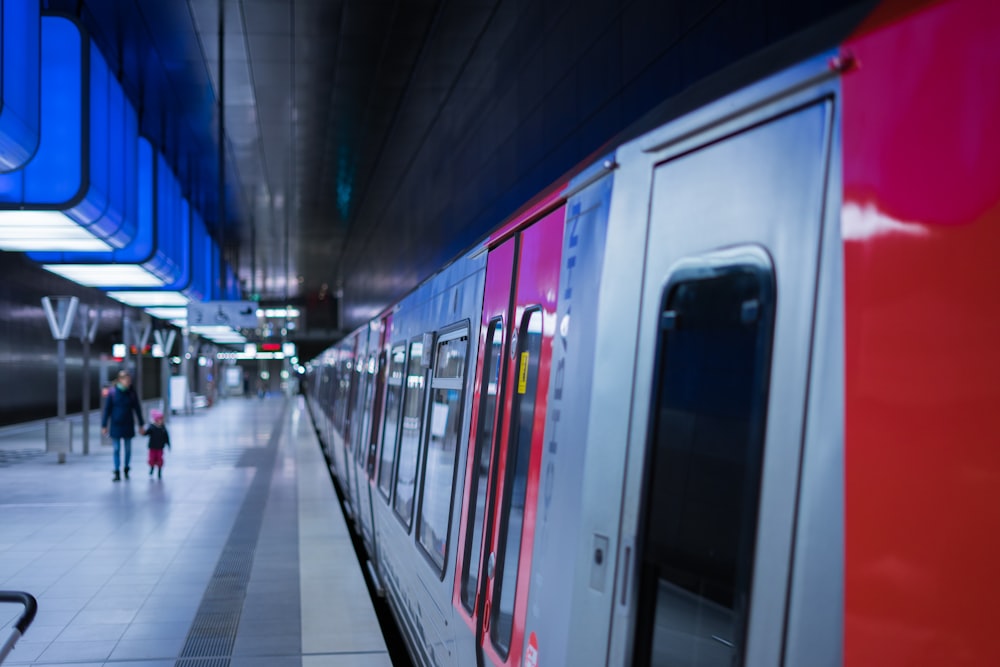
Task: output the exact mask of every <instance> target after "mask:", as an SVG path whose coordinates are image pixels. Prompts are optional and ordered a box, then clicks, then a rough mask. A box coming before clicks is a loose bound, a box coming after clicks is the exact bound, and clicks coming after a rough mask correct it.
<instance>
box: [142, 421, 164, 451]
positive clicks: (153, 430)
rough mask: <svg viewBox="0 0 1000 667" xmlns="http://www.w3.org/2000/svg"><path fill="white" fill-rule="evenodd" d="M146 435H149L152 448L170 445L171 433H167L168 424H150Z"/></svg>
mask: <svg viewBox="0 0 1000 667" xmlns="http://www.w3.org/2000/svg"><path fill="white" fill-rule="evenodd" d="M146 435H148V436H149V448H150V449H163V447H164V446H167V447H169V446H170V434H169V433H167V427H166V426H157V425H156V424H150V425H149V427H148V428H147V429H146Z"/></svg>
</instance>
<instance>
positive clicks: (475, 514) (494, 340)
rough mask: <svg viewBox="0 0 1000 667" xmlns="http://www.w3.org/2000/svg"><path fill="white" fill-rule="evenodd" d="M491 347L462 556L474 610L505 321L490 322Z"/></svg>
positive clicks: (469, 607)
mask: <svg viewBox="0 0 1000 667" xmlns="http://www.w3.org/2000/svg"><path fill="white" fill-rule="evenodd" d="M486 340H487V341H488V347H487V349H486V351H485V354H484V359H483V378H482V386H481V387H480V389H479V396H480V407H479V423H478V426H477V427H476V449H475V453H474V455H473V464H472V465H473V469H472V476H471V479H470V481H469V504H468V508H469V511H468V516H467V521H468V524H467V525H466V530H465V534H466V535H467V536H468V537H467V538H466V540H465V550H464V552H463V557H462V605H463V606H464V607H465V610H466V611H468V612H469V613H470V614H471V613H472V611H473V609H474V608H475V604H476V592H477V591H478V590H479V567H480V564H481V560H482V552H481V551H480V547H481V545H482V541H483V514H484V513H485V511H486V492H487V490H488V488H489V484H488V481H489V473H490V453H491V449H490V443H492V442H493V425H494V422H495V421H496V414H497V406H498V405H499V402H500V371H501V369H502V367H503V321H502V320H501V319H495V320H493V321H492V322H490V324H489V327H488V329H487V332H486Z"/></svg>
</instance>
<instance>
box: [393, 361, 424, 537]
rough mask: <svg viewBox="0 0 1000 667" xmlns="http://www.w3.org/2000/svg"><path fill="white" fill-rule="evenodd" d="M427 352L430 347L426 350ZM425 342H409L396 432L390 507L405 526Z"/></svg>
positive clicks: (414, 471)
mask: <svg viewBox="0 0 1000 667" xmlns="http://www.w3.org/2000/svg"><path fill="white" fill-rule="evenodd" d="M428 352H429V350H428ZM423 358H424V344H423V343H422V342H420V341H414V342H412V343H410V358H409V361H407V365H406V388H405V389H404V391H403V421H402V428H401V430H400V434H399V458H398V460H397V461H396V493H395V500H394V501H393V507H394V508H395V510H396V515H397V516H398V517H399V518H400V519H402V520H403V523H404V524H405V525H406V527H407V529H409V528H410V525H411V524H412V522H413V497H414V494H415V492H416V488H417V458H418V456H419V454H420V434H421V433H422V432H423V428H422V426H423V421H424V420H423V417H424V395H425V393H426V391H425V387H426V384H425V378H426V376H427V373H426V370H425V369H424V366H423V363H422V362H423Z"/></svg>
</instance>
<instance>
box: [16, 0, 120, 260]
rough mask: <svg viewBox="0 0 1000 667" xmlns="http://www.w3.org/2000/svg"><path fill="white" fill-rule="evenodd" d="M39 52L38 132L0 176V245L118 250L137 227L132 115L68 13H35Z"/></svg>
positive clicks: (104, 65)
mask: <svg viewBox="0 0 1000 667" xmlns="http://www.w3.org/2000/svg"><path fill="white" fill-rule="evenodd" d="M41 51H42V58H41V65H42V66H41V106H40V115H41V125H40V132H41V136H40V139H39V142H38V150H37V151H36V152H35V154H34V156H33V157H32V158H31V161H30V162H28V164H27V165H25V166H24V167H23V168H21V169H19V170H17V171H14V172H11V173H7V174H0V249H3V250H27V251H31V250H37V251H74V250H76V251H111V250H114V249H119V248H124V247H125V246H126V245H127V244H128V243H129V242H130V241H131V240H132V238H133V237H134V236H135V233H136V217H137V216H136V215H135V210H136V197H137V195H136V192H135V179H136V178H137V176H136V173H137V171H138V169H137V165H136V161H137V157H136V153H137V147H136V141H137V139H138V121H137V119H136V117H135V111H134V110H133V109H132V106H131V104H130V103H129V102H128V100H127V99H126V98H125V95H124V92H123V91H122V89H121V85H120V84H119V83H118V81H117V80H116V79H115V78H114V76H112V74H111V71H110V70H109V68H108V65H107V62H106V61H105V60H104V57H103V56H102V55H101V53H100V51H99V50H98V49H97V47H96V46H95V45H94V44H93V42H92V41H91V40H90V38H89V36H88V35H87V33H86V32H85V30H84V29H83V27H82V26H80V25H79V24H78V23H76V22H75V21H74V20H73V19H71V18H68V17H65V16H43V17H42V18H41ZM130 209H131V211H130Z"/></svg>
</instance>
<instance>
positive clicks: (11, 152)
mask: <svg viewBox="0 0 1000 667" xmlns="http://www.w3.org/2000/svg"><path fill="white" fill-rule="evenodd" d="M39 9H40V8H39V2H38V0H0V19H2V20H0V25H2V26H3V29H2V30H0V58H2V59H3V60H2V62H0V171H13V170H14V169H18V168H20V167H21V166H23V165H24V164H25V163H26V162H27V161H28V160H30V159H31V156H32V155H33V154H34V153H35V150H36V149H37V148H38V135H39V131H38V127H39V117H38V97H39V94H38V91H39V80H40V78H41V74H40V71H41V62H40V61H41V53H40V51H39V45H40V39H41V37H40V32H41V25H40V23H41V14H40V11H39Z"/></svg>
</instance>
